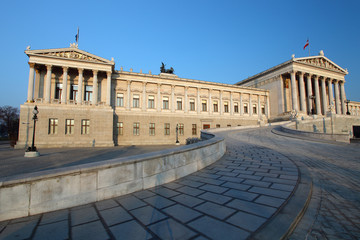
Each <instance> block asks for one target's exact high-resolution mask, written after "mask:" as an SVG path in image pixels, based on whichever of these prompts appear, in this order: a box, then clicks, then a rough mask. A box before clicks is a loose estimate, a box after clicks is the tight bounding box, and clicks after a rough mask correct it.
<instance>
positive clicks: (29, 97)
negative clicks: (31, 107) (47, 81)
mask: <svg viewBox="0 0 360 240" xmlns="http://www.w3.org/2000/svg"><path fill="white" fill-rule="evenodd" d="M29 66H30V72H29V86H28V95H27V102H31V101H32V100H33V99H34V73H35V72H34V71H35V63H29Z"/></svg>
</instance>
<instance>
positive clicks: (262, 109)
mask: <svg viewBox="0 0 360 240" xmlns="http://www.w3.org/2000/svg"><path fill="white" fill-rule="evenodd" d="M261 113H262V114H264V115H265V106H261Z"/></svg>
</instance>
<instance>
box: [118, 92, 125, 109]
mask: <svg viewBox="0 0 360 240" xmlns="http://www.w3.org/2000/svg"><path fill="white" fill-rule="evenodd" d="M116 106H117V107H124V94H123V93H116Z"/></svg>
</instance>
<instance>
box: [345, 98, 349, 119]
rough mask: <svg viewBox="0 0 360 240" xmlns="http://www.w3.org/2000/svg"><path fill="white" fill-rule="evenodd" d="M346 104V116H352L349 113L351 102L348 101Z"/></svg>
mask: <svg viewBox="0 0 360 240" xmlns="http://www.w3.org/2000/svg"><path fill="white" fill-rule="evenodd" d="M344 102H345V103H346V115H350V112H349V103H350V100H348V99H346V100H345V101H344Z"/></svg>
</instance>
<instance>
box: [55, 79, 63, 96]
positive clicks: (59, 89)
mask: <svg viewBox="0 0 360 240" xmlns="http://www.w3.org/2000/svg"><path fill="white" fill-rule="evenodd" d="M61 93H62V83H57V84H56V88H55V99H59V100H61Z"/></svg>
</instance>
